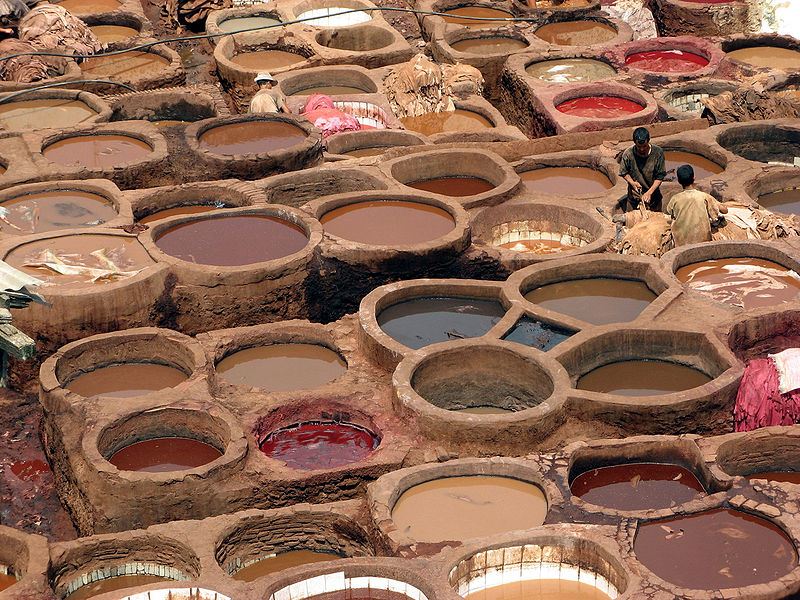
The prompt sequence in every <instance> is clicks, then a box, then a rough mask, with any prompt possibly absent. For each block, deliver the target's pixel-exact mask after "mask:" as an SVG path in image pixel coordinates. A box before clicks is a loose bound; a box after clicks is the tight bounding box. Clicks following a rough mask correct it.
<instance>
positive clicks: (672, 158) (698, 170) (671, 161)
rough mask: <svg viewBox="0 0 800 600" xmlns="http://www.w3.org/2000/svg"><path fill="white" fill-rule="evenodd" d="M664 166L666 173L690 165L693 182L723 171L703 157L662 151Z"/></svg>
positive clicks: (688, 153)
mask: <svg viewBox="0 0 800 600" xmlns="http://www.w3.org/2000/svg"><path fill="white" fill-rule="evenodd" d="M664 165H665V166H666V169H667V171H670V170H672V169H676V170H677V168H678V167H680V166H681V165H691V166H692V168H693V169H694V178H695V181H698V180H700V179H705V178H706V177H710V176H711V175H717V174H719V173H722V171H723V169H722V167H720V166H719V165H718V164H717V163H715V162H712V161H710V160H708V159H707V158H706V157H705V156H700V155H699V154H693V153H691V152H681V151H678V150H665V151H664Z"/></svg>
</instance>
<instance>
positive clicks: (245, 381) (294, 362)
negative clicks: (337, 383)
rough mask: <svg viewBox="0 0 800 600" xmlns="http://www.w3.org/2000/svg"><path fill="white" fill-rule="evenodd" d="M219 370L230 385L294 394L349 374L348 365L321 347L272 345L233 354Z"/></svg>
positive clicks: (331, 351) (293, 344)
mask: <svg viewBox="0 0 800 600" xmlns="http://www.w3.org/2000/svg"><path fill="white" fill-rule="evenodd" d="M216 370H217V373H218V374H219V376H220V378H221V379H224V380H225V381H227V382H228V383H233V384H235V385H246V386H250V387H258V388H262V389H265V390H269V391H271V392H291V391H296V390H305V389H311V388H315V387H319V386H321V385H325V384H326V383H328V382H330V381H333V380H334V379H336V378H338V377H340V376H341V375H342V374H344V373H345V371H347V363H346V362H345V361H344V359H343V358H342V357H341V356H339V354H338V353H337V352H334V351H333V350H331V349H330V348H326V347H325V346H321V345H319V344H300V343H291V344H269V345H266V346H256V347H253V348H245V349H242V350H238V351H235V352H232V353H230V354H228V355H227V356H225V357H224V358H223V359H222V360H220V361H219V362H218V363H217V365H216Z"/></svg>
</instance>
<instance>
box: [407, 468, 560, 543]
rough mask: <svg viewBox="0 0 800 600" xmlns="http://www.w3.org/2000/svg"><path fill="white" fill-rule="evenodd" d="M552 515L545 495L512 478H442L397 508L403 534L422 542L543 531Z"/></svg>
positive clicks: (416, 488)
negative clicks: (543, 524) (531, 530)
mask: <svg viewBox="0 0 800 600" xmlns="http://www.w3.org/2000/svg"><path fill="white" fill-rule="evenodd" d="M546 515H547V498H546V497H545V495H544V492H543V491H542V489H541V488H540V487H539V486H537V485H535V484H533V483H529V482H527V481H522V480H519V479H513V478H511V477H498V476H489V475H473V476H458V477H439V478H437V479H431V480H429V481H425V482H424V483H420V484H417V485H414V486H413V487H410V488H408V489H406V490H405V491H403V493H402V494H400V496H399V497H398V498H397V501H396V502H395V503H394V506H393V507H392V520H393V521H394V524H395V526H396V527H397V529H398V530H400V531H402V532H403V534H404V535H407V536H408V537H410V538H413V539H415V540H419V541H421V542H442V541H446V540H458V541H463V540H465V539H470V538H479V537H485V536H489V535H499V534H504V533H508V532H510V531H516V530H520V529H530V528H531V527H538V526H539V525H541V524H542V523H544V519H545V516H546Z"/></svg>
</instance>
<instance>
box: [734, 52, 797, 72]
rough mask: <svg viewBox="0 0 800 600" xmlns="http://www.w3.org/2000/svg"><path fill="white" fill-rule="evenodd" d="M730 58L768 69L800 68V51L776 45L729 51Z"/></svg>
mask: <svg viewBox="0 0 800 600" xmlns="http://www.w3.org/2000/svg"><path fill="white" fill-rule="evenodd" d="M728 58H732V59H734V60H740V61H742V62H745V63H748V64H750V65H753V66H755V67H763V68H766V69H800V52H798V51H797V50H789V49H788V48H778V47H776V46H751V47H750V48H739V49H738V50H732V51H731V52H728Z"/></svg>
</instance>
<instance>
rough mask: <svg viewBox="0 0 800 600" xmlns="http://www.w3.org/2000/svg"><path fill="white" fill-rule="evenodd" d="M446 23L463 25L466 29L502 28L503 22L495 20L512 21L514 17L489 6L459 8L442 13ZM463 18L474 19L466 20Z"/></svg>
mask: <svg viewBox="0 0 800 600" xmlns="http://www.w3.org/2000/svg"><path fill="white" fill-rule="evenodd" d="M442 12H443V13H444V14H445V16H444V17H442V18H443V19H444V20H445V22H446V23H452V24H453V25H463V26H464V27H500V26H501V25H504V23H503V21H497V20H495V19H510V18H512V17H513V15H512V14H511V13H510V12H508V11H505V10H500V9H498V8H491V7H489V6H459V7H458V8H453V9H451V10H445V11H442ZM462 17H472V18H468V19H464V18H462Z"/></svg>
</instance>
